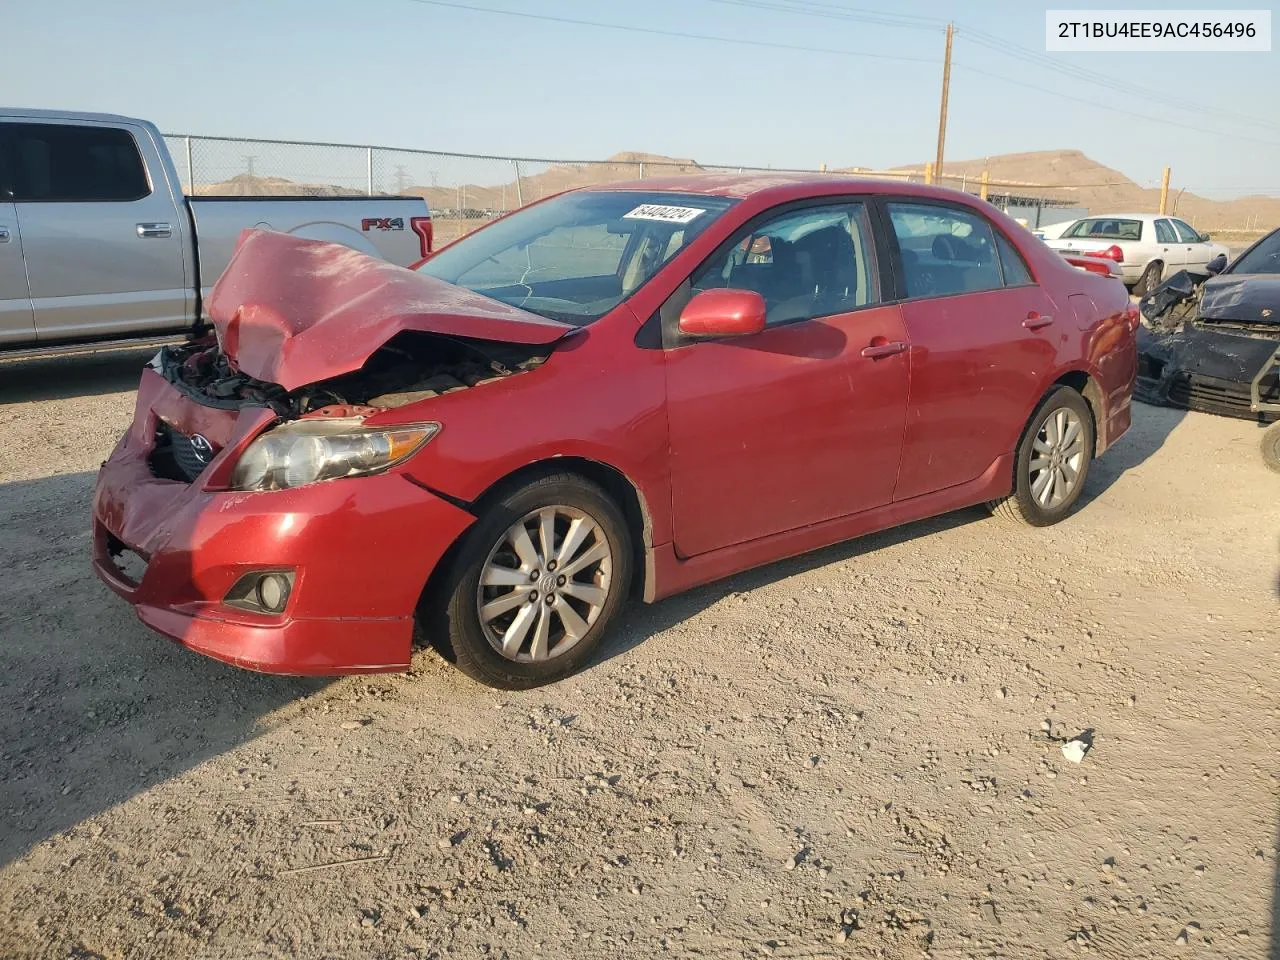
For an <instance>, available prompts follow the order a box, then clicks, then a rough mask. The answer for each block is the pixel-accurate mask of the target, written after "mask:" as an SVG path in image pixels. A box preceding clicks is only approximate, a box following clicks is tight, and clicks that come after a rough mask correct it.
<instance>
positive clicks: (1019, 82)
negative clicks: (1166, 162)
mask: <svg viewBox="0 0 1280 960" xmlns="http://www.w3.org/2000/svg"><path fill="white" fill-rule="evenodd" d="M953 66H954V67H956V69H959V70H965V71H967V72H968V73H976V74H978V75H979V76H983V77H988V78H990V79H992V80H1000V81H1001V82H1003V83H1012V84H1014V85H1015V86H1019V87H1023V88H1025V89H1027V90H1035V91H1037V92H1039V93H1043V94H1047V95H1048V96H1051V97H1059V98H1060V99H1063V100H1071V101H1073V102H1075V103H1083V104H1085V105H1086V106H1090V107H1098V108H1099V109H1101V110H1107V111H1110V112H1111V113H1119V114H1123V115H1125V116H1129V117H1133V118H1134V119H1136V120H1145V121H1146V122H1148V123H1162V124H1165V125H1167V126H1171V127H1178V128H1179V129H1181V130H1185V129H1186V124H1185V123H1183V122H1182V121H1180V120H1173V119H1168V118H1165V117H1153V116H1150V115H1149V114H1145V113H1136V112H1134V111H1132V110H1124V109H1121V108H1120V107H1117V106H1115V105H1114V104H1110V103H1102V102H1100V101H1098V100H1088V99H1085V98H1084V97H1074V96H1072V95H1071V94H1068V93H1061V92H1059V91H1057V90H1050V89H1049V88H1048V87H1040V86H1036V85H1035V84H1034V83H1027V81H1026V80H1024V79H1023V78H1021V77H1006V76H1003V75H1002V74H999V73H992V72H991V71H989V70H983V69H981V68H979V67H971V66H969V65H968V64H963V63H955V64H953ZM1199 131H1200V132H1201V133H1212V134H1214V135H1215V136H1219V137H1226V138H1228V139H1233V140H1247V141H1248V142H1250V143H1258V144H1262V145H1263V146H1265V147H1280V140H1259V139H1258V138H1257V137H1247V136H1245V135H1244V134H1241V133H1223V132H1221V131H1218V130H1205V129H1204V128H1203V127H1201V128H1199Z"/></svg>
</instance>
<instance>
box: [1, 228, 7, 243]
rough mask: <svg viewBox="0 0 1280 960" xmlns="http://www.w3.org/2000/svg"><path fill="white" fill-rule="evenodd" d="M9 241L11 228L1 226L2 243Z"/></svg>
mask: <svg viewBox="0 0 1280 960" xmlns="http://www.w3.org/2000/svg"><path fill="white" fill-rule="evenodd" d="M8 242H9V228H8V227H0V243H8Z"/></svg>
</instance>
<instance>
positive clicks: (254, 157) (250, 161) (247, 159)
mask: <svg viewBox="0 0 1280 960" xmlns="http://www.w3.org/2000/svg"><path fill="white" fill-rule="evenodd" d="M240 159H241V160H243V161H244V163H245V167H246V168H247V173H248V174H249V177H250V178H252V177H253V161H255V160H257V159H258V157H257V155H256V154H254V155H252V156H250V155H248V154H245V155H242V156H241V157H240Z"/></svg>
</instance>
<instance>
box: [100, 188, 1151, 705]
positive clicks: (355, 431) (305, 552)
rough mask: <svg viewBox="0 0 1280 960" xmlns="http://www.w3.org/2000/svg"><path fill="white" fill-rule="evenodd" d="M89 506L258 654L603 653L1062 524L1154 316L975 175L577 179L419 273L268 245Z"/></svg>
mask: <svg viewBox="0 0 1280 960" xmlns="http://www.w3.org/2000/svg"><path fill="white" fill-rule="evenodd" d="M206 312H207V313H208V315H209V316H210V317H211V319H212V321H213V325H214V328H215V332H216V336H212V337H209V338H207V339H206V340H205V341H202V342H197V343H194V344H188V345H185V346H182V347H178V348H171V349H166V350H163V351H161V353H160V354H158V355H157V356H156V358H155V359H154V360H153V361H152V363H151V365H150V367H149V368H148V369H146V370H145V371H144V372H143V375H142V382H141V385H140V387H139V390H138V400H137V411H136V413H135V416H134V421H133V425H132V426H131V428H130V429H129V431H128V433H127V434H126V435H125V436H124V437H123V438H122V439H121V441H120V442H119V444H118V445H117V447H116V449H115V451H114V452H113V453H112V455H111V457H110V459H109V460H108V461H107V462H106V463H105V464H104V465H103V467H102V471H101V474H100V475H99V478H98V483H97V489H96V492H95V496H94V521H93V526H94V544H95V558H94V564H95V567H96V569H97V572H98V574H99V575H100V576H101V577H102V579H103V580H105V581H106V582H107V584H108V585H109V586H111V588H112V589H114V590H115V591H116V592H117V593H119V594H120V595H121V596H123V597H124V598H125V599H127V600H128V601H129V602H130V603H132V604H133V605H134V606H135V608H136V610H137V613H138V616H139V617H141V619H142V621H143V622H144V623H146V624H147V625H149V626H151V627H152V628H154V629H155V630H157V631H159V632H160V633H163V634H166V635H167V636H169V637H172V638H174V639H175V640H177V641H178V642H180V643H182V644H183V645H184V646H187V647H189V648H191V649H193V650H196V651H199V652H201V653H204V654H207V655H209V656H212V657H216V658H217V659H219V660H223V661H226V662H228V663H233V664H236V665H239V666H242V667H247V668H250V669H254V670H262V671H268V672H276V673H292V674H339V673H355V672H370V671H387V670H403V669H405V668H406V667H407V666H408V664H409V658H410V651H411V646H412V640H413V638H414V635H415V628H420V629H421V631H422V634H423V635H424V636H425V637H427V638H428V639H430V640H432V641H434V642H435V643H436V644H437V646H438V647H439V648H440V649H441V651H442V652H443V653H444V655H445V656H446V657H448V658H449V659H451V660H452V661H453V662H455V663H456V664H457V665H458V666H459V667H460V668H462V669H463V670H465V671H466V672H467V673H469V674H470V675H471V676H473V677H475V678H477V679H479V680H481V681H483V682H485V683H488V684H492V685H494V686H500V687H525V686H532V685H536V684H540V683H545V682H548V681H551V680H555V679H557V678H560V677H563V676H565V675H566V674H568V673H570V672H571V671H573V670H575V669H577V668H578V667H580V666H582V665H583V664H584V663H586V662H587V661H588V660H589V659H590V658H591V656H592V654H593V653H594V652H595V651H596V649H597V648H598V647H599V645H600V642H601V638H602V636H603V634H604V632H605V630H606V629H607V628H608V625H609V623H610V622H611V621H612V620H613V619H614V617H615V616H616V615H617V614H618V612H619V610H620V609H621V608H622V606H623V604H624V602H625V601H626V600H627V599H628V598H629V597H633V596H635V597H641V598H643V599H644V600H647V601H653V600H658V599H661V598H663V597H666V596H670V595H671V594H674V593H677V592H679V591H682V590H687V589H689V588H690V587H694V586H697V585H699V584H703V583H706V582H708V581H711V580H715V579H717V578H720V577H724V576H726V575H728V574H732V573H735V572H737V571H740V570H744V569H746V568H748V567H753V566H756V565H758V564H763V563H769V562H771V561H774V560H778V559H780V558H782V557H787V556H791V555H794V554H797V553H801V552H804V551H807V550H812V549H815V548H817V547H821V546H824V545H826V544H830V543H833V542H836V541H840V540H846V539H849V538H852V537H857V536H860V535H862V534H865V533H870V532H872V531H875V530H880V529H883V528H885V527H890V526H893V525H895V524H901V523H905V522H907V521H911V520H916V519H919V518H922V517H928V516H931V515H934V514H939V513H944V512H946V511H950V510H956V509H958V508H961V507H967V506H970V505H973V504H981V503H986V504H989V505H990V506H991V507H992V508H993V509H994V511H995V512H996V513H997V514H998V515H1001V516H1004V517H1007V518H1011V519H1014V520H1020V521H1023V522H1026V523H1030V524H1033V525H1037V526H1039V525H1045V524H1051V523H1055V522H1057V521H1058V520H1061V519H1062V518H1063V517H1065V516H1066V515H1067V514H1068V513H1069V512H1070V510H1071V509H1072V506H1073V505H1074V504H1075V503H1076V501H1077V500H1078V499H1079V497H1080V495H1081V491H1082V490H1083V488H1084V484H1085V478H1086V477H1087V475H1088V470H1089V463H1090V460H1091V459H1092V458H1093V457H1095V456H1096V455H1098V454H1100V453H1102V452H1103V451H1104V450H1105V449H1106V448H1107V447H1109V446H1110V445H1111V444H1113V443H1115V441H1116V440H1117V439H1118V438H1119V437H1120V436H1121V435H1122V434H1123V433H1124V432H1125V430H1126V429H1128V427H1129V414H1130V394H1131V390H1132V387H1133V381H1134V372H1135V347H1134V332H1135V329H1136V326H1137V315H1136V312H1135V311H1134V310H1132V309H1131V308H1130V306H1129V300H1128V297H1127V295H1126V293H1125V289H1124V287H1123V286H1122V285H1121V284H1120V283H1119V282H1118V281H1116V280H1113V279H1109V278H1106V277H1101V276H1094V275H1091V274H1088V273H1085V272H1083V271H1081V270H1077V269H1075V268H1073V267H1071V266H1069V265H1068V264H1067V263H1066V262H1064V261H1063V260H1062V258H1061V257H1059V256H1058V255H1057V254H1055V253H1053V252H1052V251H1051V250H1049V248H1047V247H1046V246H1045V245H1044V244H1042V243H1040V242H1038V241H1035V240H1033V239H1032V238H1031V237H1030V235H1029V234H1027V232H1026V231H1025V230H1022V229H1020V228H1019V227H1018V226H1017V225H1016V224H1014V223H1013V222H1012V221H1011V220H1009V219H1007V218H1006V217H1004V216H1003V215H1002V214H1000V213H999V212H997V211H996V210H994V209H993V208H992V207H990V206H989V205H987V204H985V203H983V202H982V201H979V200H977V199H975V198H973V197H970V196H967V195H965V194H962V193H955V192H952V191H948V190H943V189H937V188H932V187H922V186H917V185H909V184H903V183H894V182H875V181H868V180H856V179H844V178H839V177H833V176H821V177H808V178H795V177H767V178H750V177H745V178H744V177H737V176H710V177H695V178H677V179H670V180H645V181H641V182H636V183H630V184H619V185H615V186H609V187H601V188H597V189H587V190H578V191H573V192H569V193H565V194H561V195H558V196H555V197H552V198H550V199H547V200H544V201H542V202H539V203H536V204H534V205H532V206H529V207H526V208H524V209H522V210H520V211H518V212H516V213H513V214H511V215H510V216H507V217H505V218H503V219H501V220H498V221H495V222H494V223H492V224H491V225H489V226H487V227H485V228H484V229H482V230H479V231H477V232H476V233H474V234H472V235H470V236H468V237H466V238H465V239H463V240H460V241H458V242H456V243H454V244H452V245H450V246H448V247H445V248H444V249H442V250H441V251H439V252H438V253H436V254H435V255H434V256H433V257H431V258H430V259H429V260H428V261H426V262H425V263H423V264H421V265H420V266H419V268H418V269H417V270H416V272H415V271H409V270H404V269H401V268H399V267H395V266H391V265H388V264H383V263H379V262H377V261H374V260H371V259H368V258H366V257H364V256H362V255H360V254H358V253H355V252H352V251H350V250H346V249H344V248H341V247H337V246H333V245H329V244H323V243H315V242H311V241H303V240H297V239H294V238H291V237H286V236H283V235H280V234H275V233H270V232H267V231H251V232H246V234H245V236H244V237H243V238H242V241H241V245H240V247H239V250H238V251H237V253H236V255H235V257H234V259H233V260H232V262H231V264H230V266H229V267H228V268H227V271H226V273H225V274H224V275H223V276H222V278H221V279H220V280H219V282H218V284H217V286H216V288H215V289H214V291H213V293H212V294H211V296H210V298H209V302H208V303H207V304H206Z"/></svg>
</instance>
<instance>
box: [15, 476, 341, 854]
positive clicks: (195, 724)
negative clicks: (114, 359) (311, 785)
mask: <svg viewBox="0 0 1280 960" xmlns="http://www.w3.org/2000/svg"><path fill="white" fill-rule="evenodd" d="M93 481H94V474H92V473H89V472H85V473H75V474H64V475H62V476H56V477H49V478H45V479H41V480H32V481H24V482H19V483H9V484H3V485H0V529H3V530H4V531H5V537H4V538H3V539H0V566H2V567H3V569H4V570H5V571H6V573H5V576H4V577H3V578H0V705H2V706H0V865H3V864H6V863H9V862H10V861H12V860H14V859H15V858H17V857H20V856H22V854H23V853H24V852H25V851H26V850H28V849H30V848H31V847H32V846H34V845H35V844H37V843H39V842H40V841H41V840H44V839H45V838H47V837H49V836H52V835H53V834H55V833H57V832H59V831H61V830H65V829H67V828H69V827H73V826H75V825H76V824H77V823H80V822H81V821H83V820H85V819H86V818H88V817H91V816H93V815H95V814H98V813H101V812H102V811H104V810H106V809H108V808H110V807H112V806H114V805H116V804H118V803H120V802H122V801H124V800H126V799H128V798H129V797H131V796H133V795H135V794H137V793H139V792H141V791H144V790H146V789H147V788H148V787H150V786H152V785H154V784H158V783H161V782H163V781H165V780H168V779H169V778H171V777H173V776H175V775H177V774H179V773H181V772H182V771H184V770H187V769H189V768H191V767H194V766H196V765H197V764H199V763H201V762H203V761H204V760H206V759H208V758H211V757H214V756H217V755H218V754H221V753H225V752H226V751H228V750H232V749H234V748H236V747H239V746H241V745H243V744H245V743H246V742H248V741H251V740H253V739H254V738H255V737H256V736H257V735H258V733H259V730H260V724H261V721H262V719H263V718H264V717H266V716H267V715H268V714H270V713H271V712H272V711H273V710H275V709H277V708H279V707H281V706H283V705H285V704H287V703H289V702H290V701H292V700H295V699H296V698H298V697H301V696H306V695H307V694H310V693H313V692H315V691H317V690H319V689H321V688H322V687H323V686H324V685H325V684H326V682H327V681H325V680H303V679H297V678H289V677H266V676H259V675H257V674H252V673H247V672H245V671H242V670H236V669H234V668H232V667H226V666H223V665H221V664H218V663H215V662H213V661H211V660H208V659H206V658H204V657H201V656H198V655H196V654H193V653H190V652H189V651H186V650H183V649H182V648H180V647H178V646H177V645H175V644H173V643H170V642H169V641H167V640H165V639H163V638H161V637H159V636H157V635H156V634H154V633H152V632H151V631H149V630H147V629H146V628H145V627H143V626H142V625H141V624H140V623H139V622H138V621H137V619H136V618H135V617H134V615H133V612H132V610H131V609H130V608H129V606H128V605H127V604H126V603H124V601H122V600H120V599H119V598H117V597H116V596H115V595H114V594H112V593H111V592H110V591H108V590H107V588H106V587H105V586H103V585H102V584H101V583H99V582H98V580H97V578H96V577H95V576H94V575H93V573H92V571H91V569H90V566H89V556H90V538H89V529H90V526H89V504H90V497H91V494H92V489H93Z"/></svg>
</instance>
